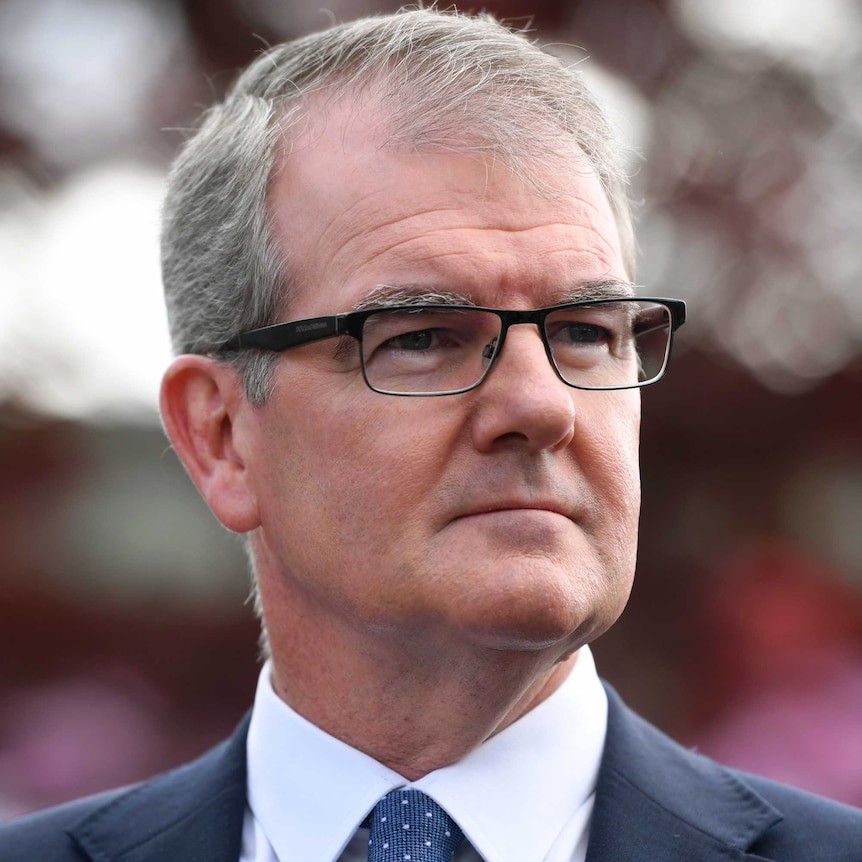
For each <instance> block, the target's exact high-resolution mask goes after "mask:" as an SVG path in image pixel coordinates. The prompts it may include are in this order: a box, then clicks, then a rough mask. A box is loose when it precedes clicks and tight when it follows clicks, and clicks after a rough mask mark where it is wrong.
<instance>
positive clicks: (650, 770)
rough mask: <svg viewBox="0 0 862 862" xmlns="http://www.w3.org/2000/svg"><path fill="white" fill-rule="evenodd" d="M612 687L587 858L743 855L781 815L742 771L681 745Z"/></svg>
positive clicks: (713, 859)
mask: <svg viewBox="0 0 862 862" xmlns="http://www.w3.org/2000/svg"><path fill="white" fill-rule="evenodd" d="M606 688H607V690H608V735H607V741H606V744H605V753H604V757H603V760H602V766H601V770H600V772H599V781H598V785H597V787H596V801H595V808H594V811H593V821H592V826H591V830H590V844H589V849H588V852H587V862H606V860H611V859H629V860H639V859H643V860H653V859H662V860H663V862H674V860H680V862H688V860H691V859H694V858H696V859H698V860H702V862H718V860H719V859H723V860H724V859H727V858H728V857H729V855H730V854H731V852H732V853H734V854H735V855H734V856H733V858H739V859H740V860H742V859H746V860H750V862H753V860H755V859H758V858H760V857H757V856H748V855H741V854H744V853H745V852H746V850H747V849H748V848H750V847H751V846H752V845H753V844H754V843H755V842H756V841H757V839H758V838H760V837H761V836H762V835H763V834H764V833H765V832H766V831H767V830H768V829H770V828H771V827H772V826H774V825H775V824H776V823H778V822H779V821H780V820H781V819H782V818H781V815H780V814H779V813H778V812H777V811H776V809H775V808H773V807H772V806H771V805H770V804H769V803H768V802H767V801H766V800H764V799H763V798H762V797H761V796H759V795H758V794H757V793H756V792H755V791H754V790H753V789H752V788H750V787H749V786H748V785H747V784H745V783H744V782H743V781H742V780H741V779H740V778H739V777H738V776H737V775H736V773H731V772H730V771H729V770H727V769H725V768H724V767H721V766H719V765H718V764H716V763H714V762H712V761H710V760H708V759H706V758H704V757H701V756H700V755H698V754H695V753H693V752H690V751H686V750H685V749H683V748H681V747H680V746H679V745H677V744H676V743H675V742H673V741H672V740H670V739H669V738H668V737H666V736H664V734H662V733H661V732H660V731H658V730H656V728H654V727H652V726H651V725H650V724H648V723H647V722H645V721H644V720H643V719H641V718H640V717H638V716H637V715H636V714H635V713H633V712H632V711H631V710H629V709H628V708H627V707H626V706H625V705H624V704H623V703H622V701H621V700H620V698H619V696H618V695H617V694H616V692H614V691H613V689H611V688H610V687H609V686H606Z"/></svg>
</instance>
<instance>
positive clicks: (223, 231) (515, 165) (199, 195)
mask: <svg viewBox="0 0 862 862" xmlns="http://www.w3.org/2000/svg"><path fill="white" fill-rule="evenodd" d="M324 93H325V99H329V100H335V99H343V98H345V97H347V98H352V99H356V100H360V99H361V98H363V97H368V98H369V99H374V101H375V104H377V105H379V106H381V107H382V108H383V109H384V114H385V116H386V125H387V133H388V134H389V143H390V145H392V146H398V147H408V148H413V149H416V150H421V149H423V148H424V149H432V148H444V149H447V150H452V151H455V152H476V153H479V154H482V155H485V156H488V157H490V158H491V159H493V160H495V161H500V162H502V163H503V164H505V165H506V166H507V167H508V168H509V169H510V170H511V171H513V172H514V173H516V174H517V175H519V176H521V177H522V178H524V179H525V180H527V181H529V182H530V183H531V185H532V186H533V187H535V188H536V190H537V191H538V192H539V193H541V191H542V188H541V187H542V181H541V178H542V172H543V171H547V170H549V169H552V166H553V165H554V164H558V163H559V162H558V161H557V159H560V158H563V159H565V158H568V159H571V152H572V148H571V145H572V143H574V144H576V145H577V146H578V147H580V149H581V150H582V151H583V152H584V153H585V155H586V157H587V159H588V161H589V164H590V166H591V167H592V169H593V170H594V171H595V173H596V174H597V175H598V177H599V179H600V180H601V182H602V184H603V186H604V188H605V191H606V193H607V196H608V200H609V202H610V205H611V208H612V210H613V213H614V216H615V219H616V223H617V228H618V231H619V234H620V240H621V243H622V248H623V253H624V256H625V260H624V262H625V264H626V267H627V269H628V270H629V275H630V276H631V277H633V276H634V257H635V251H634V237H633V230H632V223H631V211H630V207H629V201H628V196H627V189H626V186H627V178H626V175H625V172H624V169H623V166H622V160H621V158H620V154H619V151H618V148H617V145H616V142H615V140H614V134H613V132H612V130H611V127H610V125H609V124H608V122H607V120H606V118H605V116H604V114H603V113H602V110H601V109H600V107H599V106H598V104H597V103H596V101H595V99H594V98H593V96H592V95H591V94H590V93H589V91H588V90H587V88H586V87H585V85H584V83H583V81H582V80H581V76H580V73H579V72H578V71H576V70H573V69H570V68H567V67H566V66H565V65H564V64H563V63H562V62H561V61H560V60H559V59H557V58H556V57H554V56H552V55H550V54H547V53H545V52H544V51H542V50H541V49H540V48H538V47H537V46H536V45H535V44H534V43H533V42H532V41H530V40H529V39H528V38H527V37H526V36H525V35H524V34H523V33H521V32H516V31H512V30H510V29H507V28H506V27H505V26H503V25H502V24H500V23H499V22H497V21H496V20H494V19H493V18H492V17H490V16H489V15H484V14H483V15H479V16H476V17H473V16H467V15H463V14H459V13H456V12H448V11H445V12H444V11H440V10H436V9H413V10H409V11H401V12H398V13H395V14H392V15H383V16H379V17H371V18H363V19H360V20H357V21H353V22H351V23H347V24H341V25H338V26H335V27H332V28H330V29H328V30H325V31H322V32H319V33H314V34H312V35H310V36H306V37H304V38H301V39H298V40H296V41H293V42H290V43H287V44H284V45H279V46H277V47H274V48H272V49H271V50H269V51H267V52H266V53H264V54H263V55H262V56H260V57H259V58H258V59H257V60H256V61H255V62H254V63H252V64H251V65H250V66H249V67H248V69H247V70H246V71H245V72H244V73H243V74H242V75H241V76H240V78H239V79H238V80H237V82H236V84H235V85H234V87H233V88H232V89H231V90H230V92H229V93H228V95H227V97H226V98H225V100H224V102H222V103H221V104H218V105H215V106H214V107H212V108H211V109H210V110H209V111H208V112H207V113H206V115H205V117H204V121H203V123H202V125H201V127H200V129H199V130H198V131H197V133H196V134H195V135H194V136H193V137H192V138H191V139H190V140H189V141H188V142H187V144H186V145H185V147H184V148H183V150H182V152H181V154H180V155H179V157H178V158H177V160H176V162H175V164H174V167H173V169H172V171H171V173H170V176H169V179H168V193H167V198H166V202H165V207H164V213H163V230H162V278H163V283H164V288H165V297H166V303H167V309H168V319H169V323H170V328H171V338H172V341H173V346H174V349H175V351H177V352H178V353H202V354H214V353H215V352H216V350H217V348H218V347H219V345H220V344H222V343H223V342H225V341H227V340H228V339H229V338H230V337H231V336H233V335H234V334H235V333H237V332H241V331H243V330H247V329H254V328H256V327H260V326H266V325H268V324H270V323H275V322H277V320H278V318H279V315H281V314H282V313H283V312H284V311H285V309H286V307H287V306H288V304H289V302H290V296H291V292H292V291H293V290H295V289H296V285H297V283H298V279H299V273H298V271H297V270H298V268H297V267H294V268H293V269H294V272H291V261H290V257H289V238H288V241H287V243H286V247H279V245H278V244H277V243H276V241H275V238H274V237H273V233H272V230H271V227H270V220H269V215H268V210H267V191H268V188H269V185H270V182H271V180H272V178H273V176H274V175H275V174H276V172H277V171H278V170H279V168H280V167H281V166H282V165H283V164H284V161H285V159H287V158H289V148H290V135H291V133H292V132H295V131H296V130H297V128H298V126H299V124H300V123H301V122H302V119H303V117H304V116H306V114H307V111H308V110H309V99H310V98H311V97H312V96H314V97H315V99H317V97H318V96H319V95H320V94H324ZM315 104H317V101H315ZM561 133H562V134H561ZM335 310H336V311H337V310H340V309H335ZM229 358H230V360H231V361H233V362H235V363H236V364H237V365H238V366H239V367H240V369H241V371H242V374H243V378H244V381H245V387H246V392H247V394H248V397H249V399H250V400H252V401H253V402H262V401H264V400H266V398H267V397H268V394H269V387H270V379H271V373H270V370H271V364H272V362H271V360H272V357H271V355H266V354H265V353H261V352H259V351H239V352H238V353H237V354H234V355H232V356H230V357H229Z"/></svg>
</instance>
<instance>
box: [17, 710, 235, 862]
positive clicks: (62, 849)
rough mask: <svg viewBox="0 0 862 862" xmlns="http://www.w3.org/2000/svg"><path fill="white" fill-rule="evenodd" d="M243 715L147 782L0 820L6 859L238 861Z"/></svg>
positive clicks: (27, 861)
mask: <svg viewBox="0 0 862 862" xmlns="http://www.w3.org/2000/svg"><path fill="white" fill-rule="evenodd" d="M247 729H248V717H246V719H245V720H244V721H243V722H242V723H241V724H240V726H239V728H238V729H237V731H236V732H235V733H234V734H233V736H232V737H231V738H230V739H228V740H226V741H225V742H223V743H221V744H220V745H218V746H216V747H215V748H213V749H211V750H210V751H208V752H207V753H206V754H204V755H203V756H202V757H200V758H198V759H197V760H195V761H192V762H191V763H187V764H185V765H183V766H180V767H178V768H176V769H173V770H171V771H170V772H165V773H162V774H160V775H157V776H155V777H154V778H151V779H149V780H148V781H144V782H141V783H140V784H136V785H132V786H130V787H126V788H121V789H118V790H112V791H108V792H106V793H101V794H98V795H96V796H91V797H87V798H85V799H80V800H76V801H74V802H70V803H67V804H65V805H60V806H57V807H54V808H48V809H45V810H44V811H38V812H35V813H33V814H29V815H26V816H25V817H21V818H19V819H17V820H13V821H11V822H9V823H6V824H0V859H2V860H3V862H32V860H39V862H83V860H93V862H108V860H110V862H145V860H147V862H148V860H150V859H160V860H178V862H179V860H183V862H198V860H200V861H201V862H203V860H207V862H217V860H218V861H219V862H220V860H222V859H225V860H227V859H230V860H231V862H235V860H236V859H237V858H239V848H240V840H241V835H242V820H243V816H244V810H245V796H246V786H245V785H246V776H245V737H246V731H247Z"/></svg>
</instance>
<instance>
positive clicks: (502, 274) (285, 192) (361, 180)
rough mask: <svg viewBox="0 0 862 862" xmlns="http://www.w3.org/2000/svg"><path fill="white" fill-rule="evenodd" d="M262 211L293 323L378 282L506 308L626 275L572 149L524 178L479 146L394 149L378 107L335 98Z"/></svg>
mask: <svg viewBox="0 0 862 862" xmlns="http://www.w3.org/2000/svg"><path fill="white" fill-rule="evenodd" d="M535 178H538V180H539V182H538V183H536V182H533V181H532V180H533V179H535ZM539 188H541V191H539V190H538V189H539ZM268 205H269V210H270V216H271V220H272V225H273V229H274V234H275V239H276V243H277V245H278V247H279V248H280V249H281V251H282V253H283V254H285V255H286V258H287V261H288V270H289V271H290V272H291V274H292V275H293V276H294V277H295V278H296V281H297V284H298V287H297V289H296V290H295V292H294V294H292V295H291V297H290V311H291V316H294V317H295V316H306V315H309V316H311V315H316V314H326V313H333V312H336V311H346V310H349V309H350V308H352V307H355V306H356V305H359V304H361V303H362V301H363V299H364V298H365V297H366V296H368V295H369V294H370V293H372V292H374V291H375V290H377V289H379V288H380V286H381V285H388V286H389V285H391V286H399V285H405V284H409V285H420V286H422V287H425V288H427V289H429V290H442V289H449V290H453V291H457V292H459V293H461V294H464V295H467V296H468V297H470V298H471V299H472V300H473V301H475V302H477V303H478V304H487V305H500V306H502V307H506V306H509V305H513V306H515V305H521V304H526V305H537V304H550V303H552V302H553V301H555V298H556V297H557V296H563V295H565V296H569V295H570V294H571V293H572V289H573V287H576V286H577V285H578V284H580V283H588V282H596V281H601V280H603V279H605V280H620V281H624V280H625V278H626V273H625V271H624V265H623V258H622V253H621V248H620V240H619V234H618V232H617V227H616V222H615V220H614V217H613V214H612V211H611V208H610V205H609V203H608V200H607V197H606V195H605V192H604V190H603V188H602V186H601V183H600V181H599V179H598V177H597V176H596V174H595V173H594V171H593V170H592V168H591V167H590V165H589V163H588V162H587V160H586V158H585V157H584V156H583V154H582V153H581V152H580V151H579V150H578V149H577V148H576V147H575V146H574V145H572V148H571V152H570V158H567V159H565V160H563V159H561V158H559V157H553V158H552V157H548V158H547V159H546V160H544V161H539V160H537V161H536V163H535V170H534V171H533V172H532V174H531V177H530V179H529V180H526V181H525V180H524V179H522V178H519V177H517V176H515V175H513V173H512V172H511V171H510V170H509V169H508V168H507V167H506V166H505V165H503V164H501V163H499V162H495V161H494V160H493V159H492V158H490V157H488V156H486V155H482V154H479V153H468V152H467V153H465V152H463V151H459V150H458V149H457V148H456V149H453V150H452V151H445V150H442V149H440V148H436V149H435V150H433V151H416V150H413V149H407V148H401V147H395V146H392V145H390V143H389V140H388V136H387V127H386V122H385V117H384V115H382V114H381V113H380V112H379V111H375V110H374V109H373V108H371V107H369V106H368V105H364V106H360V105H357V104H351V103H347V102H344V103H341V104H338V105H335V106H329V107H328V109H327V110H326V111H313V110H312V111H311V112H310V113H309V121H308V123H307V124H306V126H305V127H304V128H303V129H302V131H301V132H300V133H299V134H298V135H297V136H295V137H294V139H293V140H292V142H291V145H290V151H289V156H288V158H287V159H286V160H285V163H284V166H283V168H282V169H281V170H280V172H279V173H278V175H277V176H276V177H275V178H274V180H273V182H272V184H271V187H270V192H269V197H268Z"/></svg>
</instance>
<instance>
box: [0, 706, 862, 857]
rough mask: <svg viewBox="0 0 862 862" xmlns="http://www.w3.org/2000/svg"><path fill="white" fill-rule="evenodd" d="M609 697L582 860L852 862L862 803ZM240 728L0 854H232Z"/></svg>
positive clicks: (42, 823) (43, 825)
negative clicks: (707, 754) (783, 780)
mask: <svg viewBox="0 0 862 862" xmlns="http://www.w3.org/2000/svg"><path fill="white" fill-rule="evenodd" d="M608 698H609V712H608V735H607V742H606V745H605V753H604V757H603V759H602V765H601V769H600V772H599V779H598V786H597V788H596V801H595V808H594V811H593V820H592V826H591V831H590V843H589V849H588V852H587V862H730V860H733V862H765V860H772V862H862V809H856V808H850V807H847V806H844V805H839V804H838V803H835V802H831V801H828V800H826V799H822V798H820V797H817V796H812V795H810V794H807V793H803V792H801V791H798V790H794V789H792V788H790V787H787V786H784V785H781V784H776V783H774V782H771V781H767V780H766V779H762V778H757V777H755V776H751V775H746V774H743V773H740V772H737V771H735V770H731V769H727V768H725V767H723V766H719V765H718V764H716V763H714V762H713V761H711V760H708V759H707V758H704V757H701V756H700V755H698V754H695V753H693V752H690V751H687V750H685V749H683V748H681V747H680V746H678V745H677V744H676V743H674V742H673V741H671V740H670V739H668V738H667V737H666V736H664V735H663V734H662V733H661V732H660V731H658V730H656V729H655V728H654V727H652V726H651V725H649V724H648V723H647V722H645V721H644V720H643V719H641V718H639V717H638V716H637V715H635V714H634V713H633V712H632V711H631V710H629V709H628V708H627V707H626V706H625V705H624V704H623V703H622V701H620V699H619V698H618V697H617V695H616V694H615V693H614V692H613V691H612V690H609V691H608ZM247 729H248V719H247V718H246V720H245V721H244V722H243V723H242V724H241V725H240V726H239V728H238V729H237V731H236V732H235V733H234V735H233V736H232V737H231V738H230V739H228V740H227V741H226V742H224V743H222V744H221V745H220V746H218V747H217V748H215V749H213V750H212V751H210V752H208V753H207V754H205V755H204V756H203V757H201V758H200V759H199V760H196V761H194V762H193V763H190V764H188V765H186V766H182V767H180V768H179V769H176V770H173V771H172V772H168V773H165V774H164V775H160V776H157V777H155V778H153V779H151V780H150V781H146V782H144V783H143V784H139V785H136V786H134V787H131V788H126V789H122V790H115V791H111V792H109V793H105V794H101V795H99V796H96V797H91V798H89V799H84V800H80V801H78V802H72V803H70V804H68V805H63V806H60V807H58V808H53V809H49V810H47V811H43V812H39V813H36V814H33V815H29V816H27V817H24V818H21V819H20V820H17V821H14V822H11V823H8V824H5V825H4V826H0V862H84V860H86V862H155V860H159V862H238V859H239V852H240V840H241V833H242V823H243V816H244V810H245V796H246V775H245V758H246V752H245V737H246V731H247ZM283 862H293V860H283Z"/></svg>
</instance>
